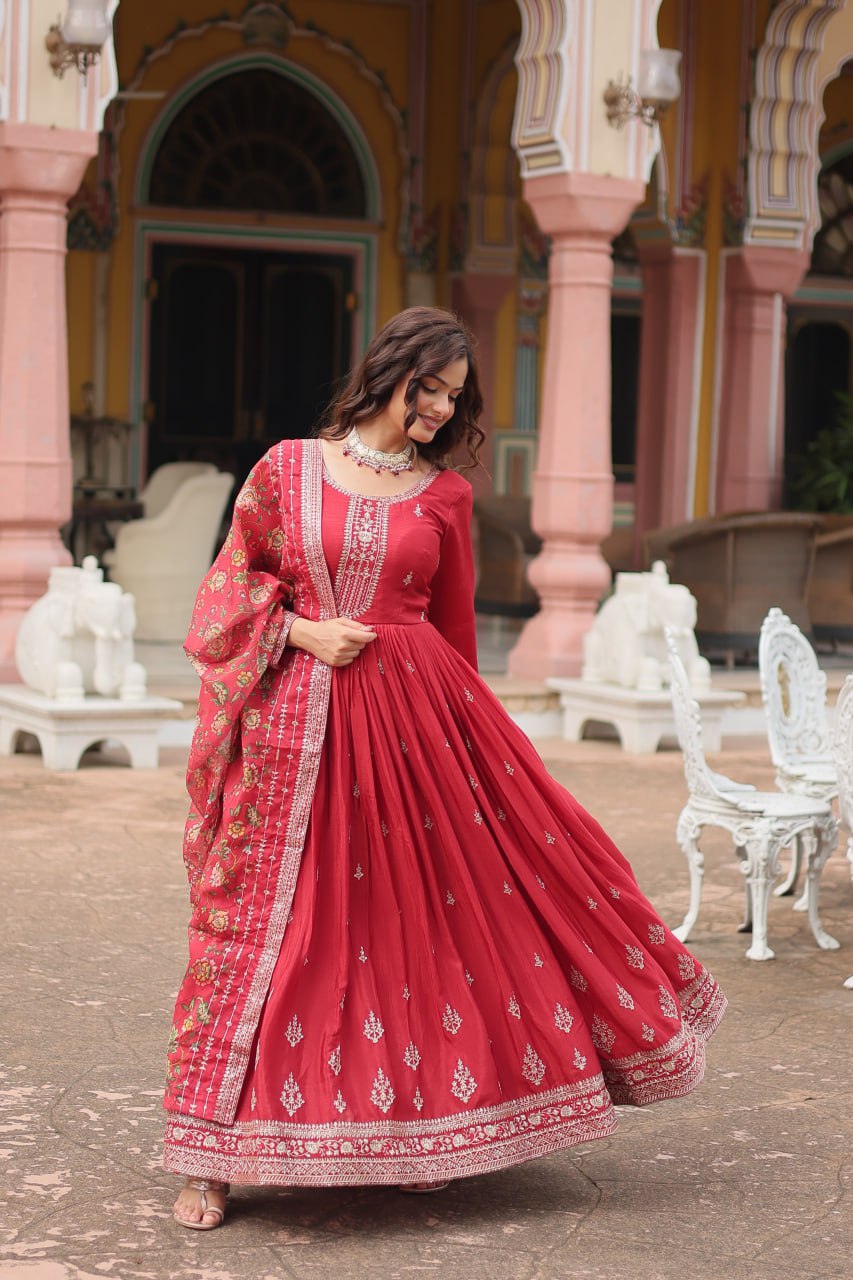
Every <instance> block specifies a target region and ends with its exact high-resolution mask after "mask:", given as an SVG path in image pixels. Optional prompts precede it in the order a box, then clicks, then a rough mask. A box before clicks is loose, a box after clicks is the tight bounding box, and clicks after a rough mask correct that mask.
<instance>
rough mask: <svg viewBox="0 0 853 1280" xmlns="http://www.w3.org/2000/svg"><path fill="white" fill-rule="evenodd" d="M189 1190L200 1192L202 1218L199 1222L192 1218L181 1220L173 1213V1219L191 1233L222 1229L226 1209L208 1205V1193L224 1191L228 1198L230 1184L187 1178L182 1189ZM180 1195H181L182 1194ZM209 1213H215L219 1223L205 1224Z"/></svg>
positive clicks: (207, 1179) (213, 1180) (211, 1179)
mask: <svg viewBox="0 0 853 1280" xmlns="http://www.w3.org/2000/svg"><path fill="white" fill-rule="evenodd" d="M188 1188H189V1190H190V1191H197V1192H198V1197H199V1202H200V1204H201V1217H200V1218H199V1220H198V1222H193V1221H192V1219H190V1218H179V1217H178V1215H177V1213H175V1212H174V1211H173V1212H172V1217H173V1218H174V1219H175V1222H177V1224H178V1226H179V1227H186V1228H187V1229H188V1230H189V1231H213V1230H215V1228H216V1227H221V1226H222V1224H223V1222H224V1221H225V1209H224V1208H222V1209H220V1208H219V1207H218V1206H217V1205H215V1204H208V1203H207V1193H208V1191H224V1192H225V1195H226V1197H227V1196H228V1193H229V1192H230V1190H231V1187H230V1184H229V1183H227V1182H217V1181H216V1180H215V1179H213V1178H187V1180H186V1182H185V1183H184V1185H183V1187H181V1191H186V1190H187V1189H188ZM178 1194H180V1192H179V1193H178ZM208 1213H215V1214H216V1216H217V1221H216V1222H205V1220H204V1219H205V1216H206V1215H207V1214H208Z"/></svg>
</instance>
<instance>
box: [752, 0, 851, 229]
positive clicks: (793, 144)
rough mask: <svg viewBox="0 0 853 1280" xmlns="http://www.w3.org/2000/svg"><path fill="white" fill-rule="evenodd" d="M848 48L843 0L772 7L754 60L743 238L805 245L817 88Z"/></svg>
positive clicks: (812, 223)
mask: <svg viewBox="0 0 853 1280" xmlns="http://www.w3.org/2000/svg"><path fill="white" fill-rule="evenodd" d="M845 27H846V28H847V30H846V31H845V30H844V28H845ZM839 28H840V29H839ZM839 36H846V38H841V39H839ZM851 54H853V18H851V15H850V13H849V12H848V13H847V14H845V0H783V3H781V4H779V5H777V7H776V8H775V9H774V10H773V12H772V13H771V15H770V17H769V19H768V22H767V29H766V33H765V38H764V42H763V44H762V45H761V48H760V49H759V51H758V56H757V58H756V63H755V94H754V98H753V102H752V109H751V112H750V122H749V144H750V145H749V166H748V168H749V172H748V197H749V215H748V218H747V222H746V228H745V231H744V239H745V241H746V242H747V243H751V244H766V245H768V244H769V245H775V246H777V247H778V246H789V247H790V248H792V249H806V250H807V249H809V247H810V245H811V241H812V239H813V237H814V234H815V232H816V230H817V229H818V227H819V226H820V209H819V206H818V200H817V175H818V170H819V168H820V157H819V155H818V145H817V144H818V133H819V130H820V126H821V123H822V121H823V103H822V99H823V90H824V88H825V87H826V84H827V83H828V81H829V80H831V79H832V78H833V77H834V76H835V75H836V74H837V72H838V70H839V69H840V67H841V66H842V65H843V63H844V62H846V61H847V60H848V58H849V57H850V56H851Z"/></svg>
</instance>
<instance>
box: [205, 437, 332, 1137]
mask: <svg viewBox="0 0 853 1280" xmlns="http://www.w3.org/2000/svg"><path fill="white" fill-rule="evenodd" d="M300 443H301V445H302V447H301V468H300V457H299V453H300V450H299V444H300ZM276 459H277V463H278V467H279V480H280V483H281V485H282V489H284V486H285V483H286V484H287V487H288V492H287V493H285V492H282V502H281V507H282V511H284V512H287V513H289V515H288V519H289V520H290V522H291V525H292V523H293V514H292V513H293V502H292V499H291V495H293V493H294V492H295V488H296V485H297V484H298V485H299V486H300V499H301V500H300V529H299V532H298V534H297V533H296V530H295V529H294V528H293V527H291V528H290V529H288V528H285V536H286V537H287V536H289V537H290V538H291V539H292V542H293V548H294V553H295V555H296V556H298V549H299V548H300V546H301V549H302V553H303V555H304V558H305V568H306V570H307V573H308V575H309V576H310V579H311V583H312V585H313V588H314V593H315V599H316V601H317V603H318V605H319V614H318V616H319V617H320V618H331V617H334V616H335V614H336V612H337V609H336V606H335V597H334V592H333V589H332V583H331V579H330V577H329V572H328V568H327V566H326V560H325V557H324V555H323V540H322V518H323V506H322V503H323V455H322V452H321V446H320V441H319V440H306V441H304V442H294V444H293V445H291V446H290V447H289V458H288V460H287V471H286V474H285V464H284V445H279V446H278V449H277V450H276ZM300 470H301V475H300ZM331 682H332V668H331V667H329V666H327V665H326V663H324V662H319V661H317V659H316V658H313V657H312V656H311V655H310V654H308V653H305V652H304V651H303V650H297V651H295V652H294V654H293V656H292V658H291V659H290V661H289V663H288V666H287V670H286V673H285V674H284V676H283V678H282V681H281V685H280V687H279V690H278V692H277V696H276V700H275V704H274V706H273V707H272V708H271V711H270V718H269V726H268V736H267V743H266V751H267V753H268V756H269V758H270V759H271V760H272V761H273V766H272V768H271V771H270V792H269V793H268V796H267V804H266V806H265V810H266V822H265V826H264V830H263V833H262V836H261V842H260V845H261V851H262V853H263V852H264V850H265V846H266V844H267V842H268V841H269V840H272V841H273V842H274V845H275V846H278V847H280V849H281V854H280V855H278V854H277V853H274V854H273V855H272V856H271V857H270V858H269V863H270V865H271V866H272V867H275V865H276V863H278V864H279V873H278V877H277V879H276V883H275V888H274V902H273V906H272V909H271V911H270V917H269V923H268V925H267V930H266V936H265V938H264V943H263V949H262V951H261V953H260V955H259V956H258V958H257V960H256V962H255V965H254V968H253V971H252V978H251V986H250V988H249V991H248V993H247V995H246V997H245V1002H244V1004H243V1009H242V1012H241V1015H240V1021H239V1024H238V1026H237V1029H236V1031H235V1033H234V1036H233V1039H232V1041H231V1045H230V1047H229V1051H228V1058H227V1062H226V1064H225V1070H224V1073H223V1077H222V1084H221V1085H220V1087H219V1091H218V1096H217V1099H216V1106H215V1110H214V1113H213V1114H214V1119H215V1120H216V1122H217V1123H219V1124H230V1123H231V1121H232V1120H233V1119H234V1114H235V1112H236V1109H237V1103H238V1101H239V1098H240V1091H241V1089H242V1087H243V1080H244V1079H245V1076H246V1071H247V1069H248V1066H249V1059H250V1055H251V1050H252V1044H253V1041H254V1037H255V1032H256V1030H257V1026H258V1022H259V1020H260V1016H261V1010H262V1009H263V1006H264V1001H265V1000H266V996H267V991H268V990H269V984H270V982H271V981H272V975H273V970H274V968H275V963H276V960H277V959H278V955H279V952H280V950H281V944H282V940H283V938H284V932H285V929H286V927H287V920H288V916H289V915H290V908H291V905H292V903H293V895H294V893H295V891H296V882H297V879H298V876H299V867H300V864H301V861H302V850H303V848H304V846H305V833H306V831H307V828H308V819H309V817H310V814H311V804H312V801H313V798H314V788H315V786H316V783H317V773H318V770H319V768H320V757H321V755H322V751H323V739H324V737H325V732H326V717H327V715H328V710H329V693H330V689H331ZM288 695H290V696H288ZM291 713H292V718H290V716H291ZM286 717H287V719H286ZM300 717H301V718H302V723H303V724H304V730H303V734H302V747H301V751H300V754H299V759H298V761H297V764H296V768H295V770H294V769H293V767H292V766H291V765H289V758H290V757H291V755H292V749H293V741H294V737H295V736H298V733H299V729H300ZM280 760H281V761H283V762H284V764H283V767H282V768H281V769H279V761H280ZM288 772H290V773H291V780H290V781H289V782H288V781H287V777H286V775H287V774H288ZM282 775H284V776H285V784H284V795H285V797H286V798H289V799H290V805H289V809H288V810H287V824H286V828H285V829H284V830H283V831H282V829H281V827H282V820H281V807H280V806H277V805H275V804H274V803H272V793H273V792H274V791H275V789H276V788H277V787H278V786H279V785H280V784H281V778H282ZM256 891H257V892H263V890H262V889H261V887H260V886H257V890H256ZM249 910H250V911H251V907H250V908H249ZM216 1075H217V1072H216V1071H214V1073H213V1079H214V1080H215V1079H216ZM211 1087H212V1086H211Z"/></svg>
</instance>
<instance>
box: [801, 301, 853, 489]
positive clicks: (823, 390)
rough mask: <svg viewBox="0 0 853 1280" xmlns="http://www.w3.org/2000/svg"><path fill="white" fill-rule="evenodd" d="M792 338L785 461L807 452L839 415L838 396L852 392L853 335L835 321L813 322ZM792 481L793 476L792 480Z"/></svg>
mask: <svg viewBox="0 0 853 1280" xmlns="http://www.w3.org/2000/svg"><path fill="white" fill-rule="evenodd" d="M796 325H797V320H796V314H793V315H791V317H790V328H789V334H790V332H791V330H793V336H789V338H788V360H787V377H786V383H787V385H786V391H785V458H786V463H787V464H788V467H789V470H790V468H791V466H792V465H793V459H794V458H797V457H799V456H800V455H801V454H802V453H804V452H805V450H806V448H807V446H808V445H809V444H811V442H812V441H813V440H814V439H816V437H817V434H818V432H819V431H821V430H823V429H824V428H825V427H828V426H830V425H831V423H832V421H833V418H834V416H835V393H836V392H837V391H848V390H849V389H850V335H849V333H848V332H847V329H846V328H845V327H844V326H843V325H841V324H838V323H836V322H834V321H832V320H813V321H809V322H808V323H806V324H802V325H800V326H799V327H796ZM790 478H792V477H791V476H790V475H789V479H790Z"/></svg>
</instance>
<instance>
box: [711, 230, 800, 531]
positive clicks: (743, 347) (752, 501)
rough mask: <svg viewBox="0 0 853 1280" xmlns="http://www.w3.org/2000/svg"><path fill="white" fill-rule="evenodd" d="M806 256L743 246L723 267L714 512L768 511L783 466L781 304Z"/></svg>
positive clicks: (777, 499)
mask: <svg viewBox="0 0 853 1280" xmlns="http://www.w3.org/2000/svg"><path fill="white" fill-rule="evenodd" d="M808 264H809V256H808V254H807V253H804V252H802V251H798V250H792V249H776V248H766V247H764V246H763V245H745V246H744V247H743V248H742V249H738V250H737V251H736V252H733V253H731V254H730V255H729V257H728V261H727V263H726V301H725V305H726V312H725V327H724V340H723V353H722V359H723V379H722V389H721V396H720V422H719V444H718V449H717V468H716V482H717V492H716V502H715V504H714V506H715V509H716V510H717V511H745V510H765V511H766V510H771V509H773V508H778V507H779V506H780V504H781V501H782V485H783V472H784V462H785V431H784V421H785V393H784V386H785V383H784V346H785V329H786V325H785V304H786V300H787V299H788V298H790V297H791V295H792V294H793V293H794V291H795V290H796V288H797V286H798V285H799V283H800V281H801V280H802V278H803V276H804V275H805V273H806V271H807V269H808Z"/></svg>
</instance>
